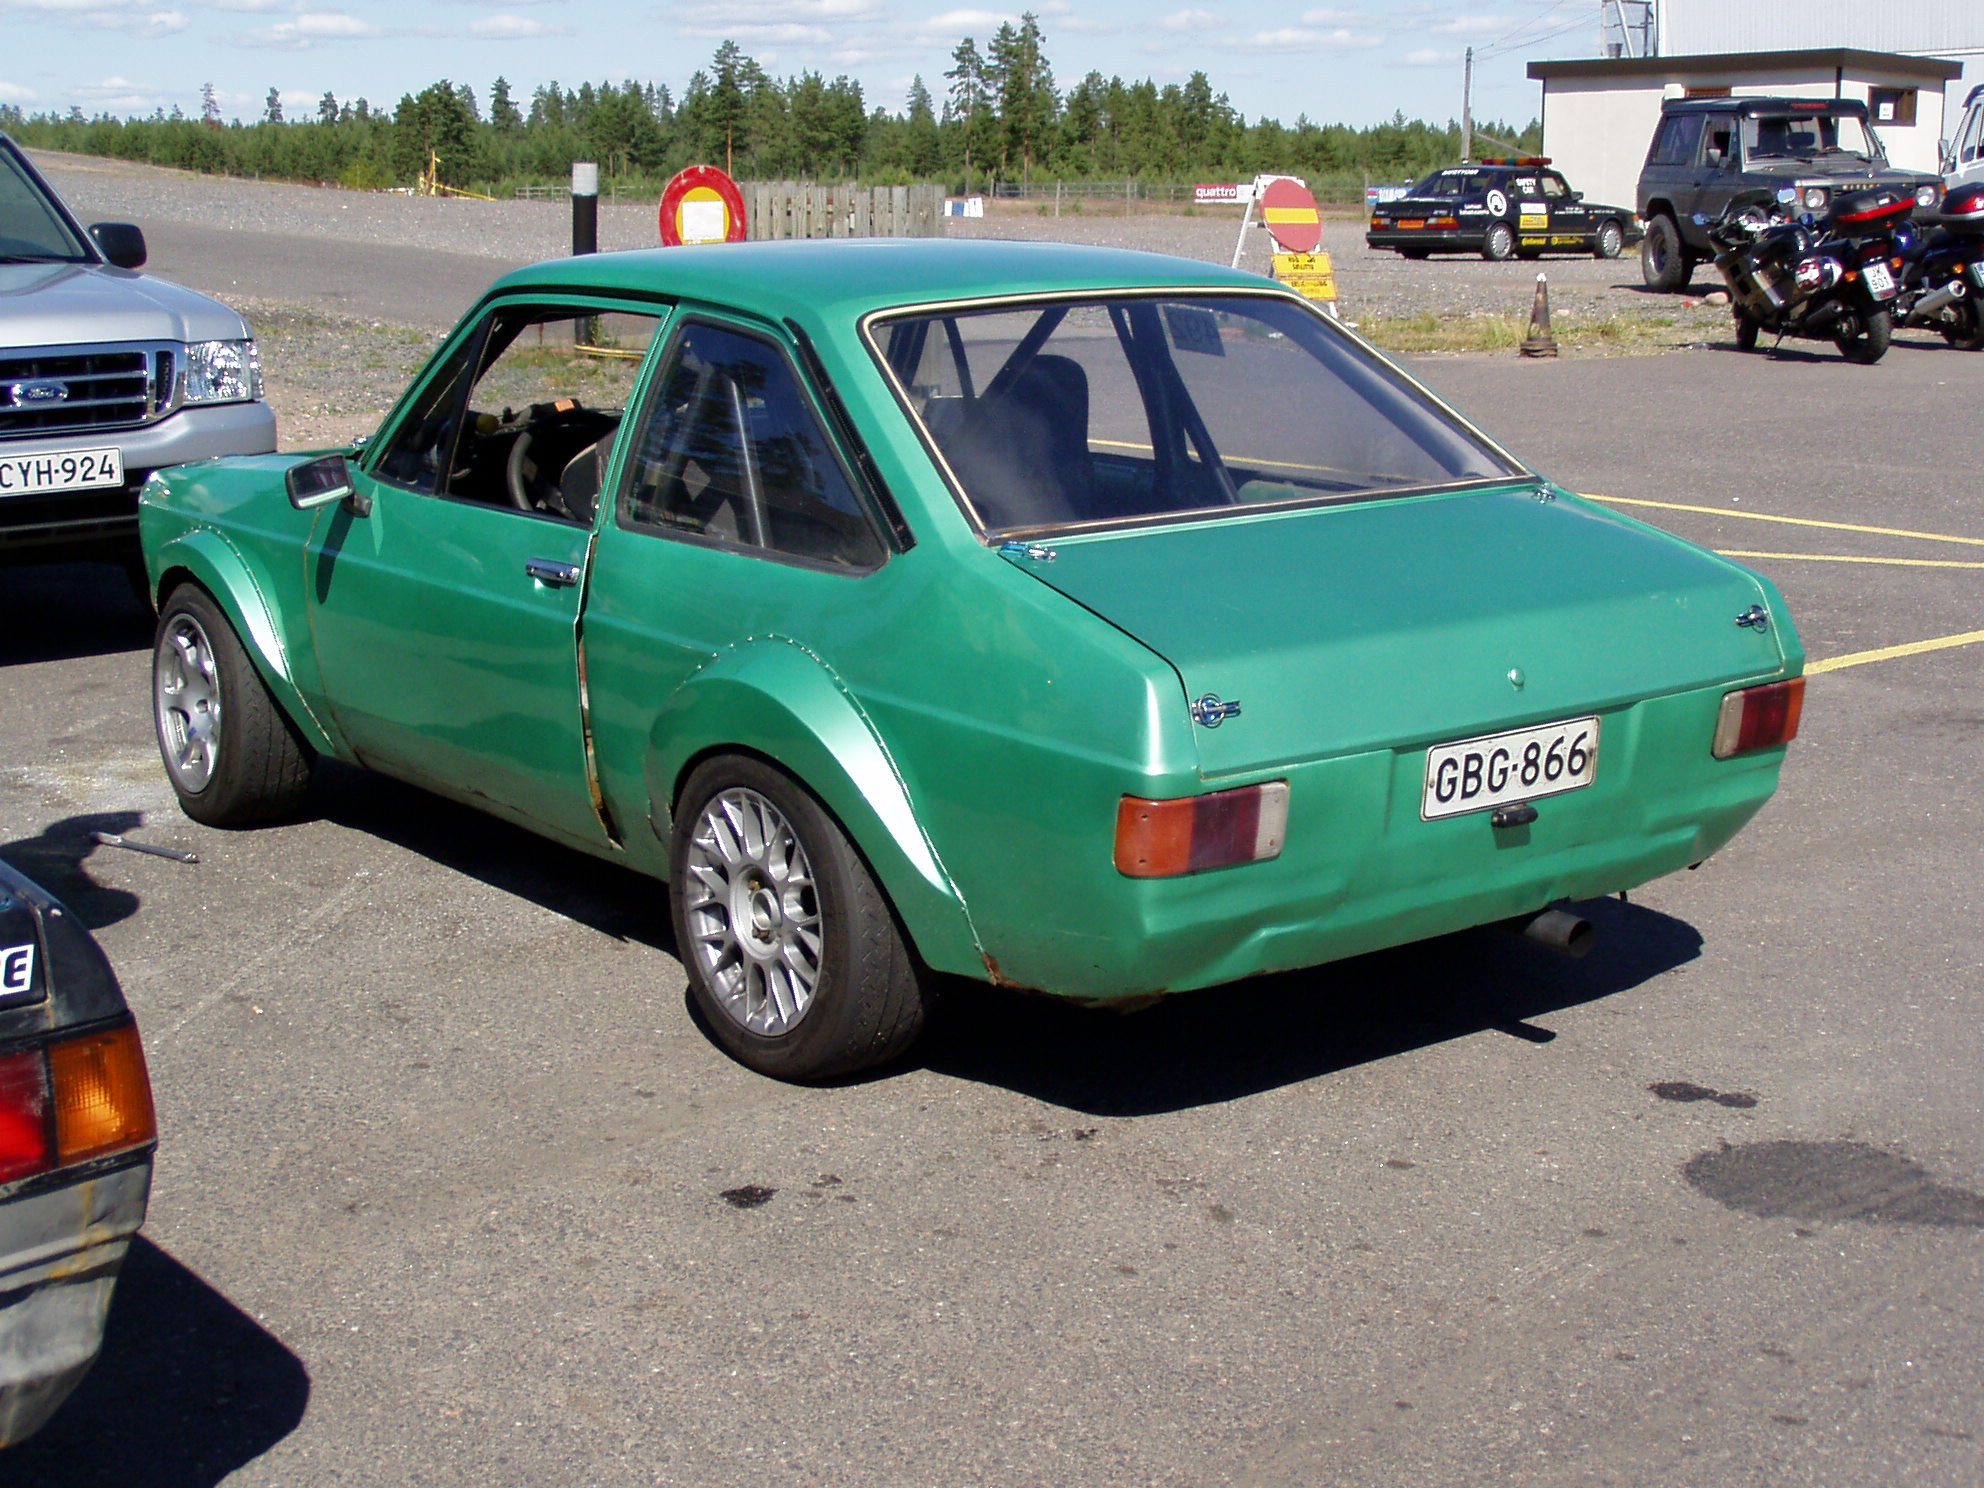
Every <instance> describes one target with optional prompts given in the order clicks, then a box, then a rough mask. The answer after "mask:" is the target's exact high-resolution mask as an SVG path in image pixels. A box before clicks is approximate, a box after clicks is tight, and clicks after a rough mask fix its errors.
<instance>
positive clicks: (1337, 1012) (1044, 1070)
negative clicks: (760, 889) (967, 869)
mask: <svg viewBox="0 0 1984 1488" xmlns="http://www.w3.org/2000/svg"><path fill="white" fill-rule="evenodd" d="M1574 907H1575V908H1576V910H1577V912H1578V913H1580V914H1582V915H1584V916H1585V918H1587V919H1589V920H1590V921H1591V922H1592V923H1593V925H1594V926H1596V927H1597V931H1598V934H1597V939H1596V942H1595V944H1594V948H1593V950H1592V951H1591V953H1590V955H1588V956H1586V957H1585V958H1583V959H1582V960H1569V959H1566V958H1563V957H1559V956H1556V955H1554V954H1552V953H1551V952H1549V951H1546V950H1544V949H1542V948H1541V947H1538V946H1533V945H1530V944H1528V943H1526V942H1524V941H1522V940H1521V939H1519V938H1517V937H1515V936H1512V935H1507V934H1504V933H1503V932H1501V931H1498V930H1492V929H1480V930H1470V931H1466V932H1463V933H1461V934H1459V935H1449V936H1444V937H1442V938H1440V939H1438V940H1431V941H1426V942H1422V943H1421V944H1418V945H1410V946H1402V947H1399V948H1398V949H1396V950H1390V951H1380V952H1377V953H1375V954H1372V955H1368V956H1359V957H1356V958H1355V959H1353V960H1349V961H1340V962H1336V963H1334V964H1332V965H1329V966H1322V967H1315V968H1311V969H1309V970H1306V971H1298V972H1281V973H1277V974H1275V975H1273V976H1265V977H1257V978H1254V979H1252V980H1249V981H1244V982H1234V983H1231V984H1229V985H1227V986H1224V987H1213V988H1209V989H1207V990H1205V991H1202V992H1190V993H1183V994H1180V995H1177V996H1174V997H1169V998H1166V999H1165V1000H1163V1001H1162V1002H1160V1003H1158V1004H1157V1005H1156V1006H1154V1007H1151V1008H1149V1009H1148V1010H1146V1011H1143V1012H1138V1013H1130V1014H1114V1013H1110V1012H1108V1011H1104V1010H1097V1009H1087V1008H1079V1007H1074V1006H1071V1005H1069V1004H1066V1003H1061V1002H1056V1001H1053V1000H1051V999H1047V998H1040V997H1029V996H1026V995H1024V994H1021V993H1014V992H1005V991H998V990H994V989H992V988H987V987H980V986H976V985H974V984H970V983H957V984H953V985H951V986H948V987H947V988H946V992H947V995H946V997H945V999H944V1001H943V1003H942V1004H941V1006H940V1010H939V1014H938V1017H937V1018H936V1019H935V1021H934V1026H933V1027H932V1029H931V1031H930V1033H929V1034H928V1035H927V1036H926V1039H925V1041H924V1044H923V1045H922V1046H921V1047H920V1048H919V1049H918V1051H917V1053H916V1054H915V1055H913V1056H912V1058H913V1059H915V1060H916V1062H918V1063H920V1064H922V1065H924V1066H926V1067H927V1068H929V1069H932V1070H935V1071H938V1072H939V1073H942V1074H947V1075H953V1076H956V1077H957V1078H959V1079H964V1080H976V1081H982V1082H983V1083H985V1084H989V1085H1000V1086H1004V1087H1006V1088H1007V1089H1009V1090H1015V1091H1018V1092H1020V1093H1022V1094H1025V1095H1030V1096H1032V1097H1034V1098H1035V1099H1037V1100H1042V1101H1047V1102H1050V1103H1052V1104H1055V1105H1059V1106H1065V1107H1067V1108H1069V1109H1071V1110H1075V1111H1080V1112H1084V1113H1086V1114H1088V1115H1092V1116H1148V1115H1155V1114H1158V1113H1161V1112H1167V1111H1178V1110H1184V1109H1189V1108H1191V1107H1194V1106H1204V1105H1215V1104H1218V1103H1219V1102H1222V1101H1230V1100H1235V1099H1238V1098H1240V1097H1242V1096H1248V1095H1255V1094H1258V1093H1260V1092H1261V1091H1264V1090H1271V1089H1274V1088H1276V1087H1278V1086H1283V1085H1291V1084H1295V1083H1297V1082H1299V1081H1302V1080H1308V1079H1314V1078H1316V1077H1317V1076H1321V1075H1328V1074H1333V1073H1335V1072H1337V1071H1339V1070H1344V1069H1349V1068H1352V1067H1354V1066H1356V1065H1360V1064H1370V1063H1373V1062H1375V1061H1377V1060H1381V1059H1388V1058H1390V1057H1392V1056H1394V1055H1397V1054H1403V1053H1407V1052H1409V1051H1411V1050H1413V1049H1419V1048H1424V1047H1427V1046H1428V1045H1432V1044H1439V1043H1445V1042H1447V1041H1449V1040H1451V1039H1458V1038H1465V1037H1467V1036H1469V1035H1471V1034H1476V1033H1481V1032H1484V1031H1487V1030H1491V1029H1492V1030H1498V1031H1500V1032H1502V1033H1505V1034H1508V1035H1509V1036H1511V1037H1514V1038H1518V1039H1521V1040H1523V1041H1525V1042H1527V1043H1531V1044H1537V1045H1542V1044H1547V1043H1549V1042H1550V1041H1551V1040H1552V1039H1553V1038H1554V1037H1555V1034H1554V1033H1553V1032H1551V1030H1550V1029H1548V1028H1547V1027H1543V1026H1539V1025H1538V1023H1537V1021H1536V1020H1538V1019H1542V1018H1547V1017H1549V1015H1551V1014H1552V1013H1557V1012H1562V1011H1563V1010H1564V1009H1566V1008H1572V1007H1577V1006H1580V1005H1582V1004H1584V1003H1589V1002H1596V1001H1598V1000H1600V999H1602V998H1605V997H1610V996H1612V995H1614V994H1615V993H1619V992H1623V991H1626V990H1628V989H1630V988H1633V987H1636V986H1639V985H1640V984H1642V983H1644V982H1647V981H1650V980H1652V979H1653V978H1655V977H1657V976H1659V975H1661V974H1662V973H1663V972H1667V971H1671V970H1673V968H1675V967H1677V966H1680V965H1682V964H1684V963H1686V962H1688V961H1692V960H1693V959H1694V958H1695V957H1696V956H1698V955H1699V954H1700V952H1701V944H1702V940H1701V936H1700V935H1699V934H1698V933H1697V932H1696V930H1695V929H1694V927H1693V926H1691V925H1689V924H1687V923H1686V922H1685V921H1682V920H1678V919H1675V918H1673V917H1672V916H1671V915H1665V914H1662V913H1660V912H1659V911H1657V910H1653V909H1648V908H1646V907H1644V906H1641V905H1635V904H1622V903H1620V902H1619V901H1617V900H1611V899H1601V900H1592V901H1588V902H1585V903H1581V904H1578V905H1576V906H1574Z"/></svg>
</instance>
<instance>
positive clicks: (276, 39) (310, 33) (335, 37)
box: [234, 10, 386, 51]
mask: <svg viewBox="0 0 1984 1488" xmlns="http://www.w3.org/2000/svg"><path fill="white" fill-rule="evenodd" d="M385 34H386V33H385V32H384V31H383V30H382V29H380V28H379V27H377V26H375V25H373V24H372V23H371V22H370V21H365V20H360V19H359V18H358V17H357V16H355V15H351V14H349V13H347V12H345V11H342V10H322V11H305V12H303V13H302V14H300V15H298V16H297V17H296V19H295V20H293V21H277V22H276V23H275V24H274V25H273V26H265V27H263V28H262V29H260V30H257V31H243V32H242V33H241V34H240V35H238V36H236V37H235V38H234V39H235V40H236V41H237V42H239V43H240V44H241V45H242V46H255V47H285V48H288V49H290V50H294V51H301V50H303V49H304V48H306V47H313V46H318V45H321V44H322V43H324V42H327V41H371V40H373V39H375V38H377V37H380V36H384V35H385Z"/></svg>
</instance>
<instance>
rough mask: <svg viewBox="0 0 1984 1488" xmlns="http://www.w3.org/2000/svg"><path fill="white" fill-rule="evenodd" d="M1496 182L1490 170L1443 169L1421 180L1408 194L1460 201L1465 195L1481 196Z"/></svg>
mask: <svg viewBox="0 0 1984 1488" xmlns="http://www.w3.org/2000/svg"><path fill="white" fill-rule="evenodd" d="M1494 184H1495V177H1494V175H1493V174H1491V173H1490V172H1488V171H1479V170H1442V171H1434V172H1433V174H1432V175H1430V176H1428V177H1427V178H1426V179H1425V180H1423V181H1421V182H1420V183H1419V184H1418V185H1417V186H1415V187H1413V188H1412V190H1411V191H1409V192H1407V193H1406V194H1407V195H1408V196H1414V197H1421V196H1430V197H1434V198H1436V199H1437V200H1440V201H1458V200H1459V199H1460V198H1461V197H1464V196H1479V195H1480V194H1481V193H1482V192H1484V191H1486V190H1487V189H1488V188H1489V187H1491V186H1493V185H1494Z"/></svg>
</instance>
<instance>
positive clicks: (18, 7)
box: [0, 0, 186, 36]
mask: <svg viewBox="0 0 1984 1488" xmlns="http://www.w3.org/2000/svg"><path fill="white" fill-rule="evenodd" d="M0 11H12V12H15V13H18V14H27V15H39V16H45V17H47V18H48V19H49V20H51V21H55V22H58V23H59V24H62V25H66V26H75V27H79V28H83V29H87V30H92V31H128V32H130V33H131V34H132V35H134V36H169V35H171V34H172V33H173V32H175V31H184V30H185V29H186V17H185V15H184V14H183V13H182V12H180V11H177V10H156V9H149V8H145V7H142V6H132V7H127V8H123V9H116V8H113V7H111V6H109V5H106V4H104V0H0Z"/></svg>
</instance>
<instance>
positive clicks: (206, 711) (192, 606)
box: [152, 584, 315, 827]
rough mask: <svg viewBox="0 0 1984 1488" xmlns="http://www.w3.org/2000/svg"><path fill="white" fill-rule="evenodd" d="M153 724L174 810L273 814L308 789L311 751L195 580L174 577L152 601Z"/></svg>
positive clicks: (209, 817)
mask: <svg viewBox="0 0 1984 1488" xmlns="http://www.w3.org/2000/svg"><path fill="white" fill-rule="evenodd" d="M152 722H153V726H154V728H155V730H156V732H157V736H158V749H159V756H160V758H161V759H163V760H164V761H165V773H166V777H167V778H168V779H169V780H170V781H171V782H172V789H173V792H174V793H175V794H176V795H177V796H178V797H179V808H180V810H182V811H184V812H185V813H186V814H187V815H188V816H190V817H192V818H193V820H194V821H196V822H204V823H205V824H206V825H208V826H210V827H250V826H255V825H257V824H258V823H261V822H267V821H274V820H276V819H277V818H279V817H282V816H285V815H287V814H288V813H289V812H291V811H293V810H294V809H295V807H296V804H297V802H298V801H300V800H301V799H302V797H303V793H304V792H305V791H306V790H308V789H309V786H310V770H311V766H312V764H313V763H314V761H315V755H314V754H313V752H312V751H311V749H310V746H309V745H308V744H306V743H305V742H304V741H303V739H302V738H301V737H300V736H299V735H298V734H297V732H296V728H295V725H293V724H292V723H291V722H290V721H289V718H288V717H287V715H285V714H284V713H283V711H282V708H281V707H280V706H279V705H278V704H277V703H276V700H275V699H274V698H273V697H271V696H270V695H269V689H268V685H267V684H266V683H264V682H263V681H262V677H261V674H260V673H259V672H257V671H256V670H255V664H254V662H252V661H250V660H249V659H248V653H247V651H245V650H244V649H243V648H242V645H241V641H240V639H239V637H237V636H236V635H235V633H234V627H233V626H232V625H231V624H229V623H228V619H227V616H226V615H225V614H223V613H222V611H221V608H220V606H219V605H217V604H215V603H214V601H213V598H212V596H210V595H209V594H208V593H207V592H206V590H204V589H202V588H200V587H199V586H198V585H197V584H181V585H180V586H179V587H178V588H176V589H174V590H173V591H172V593H171V594H169V595H167V596H166V600H165V603H164V604H163V605H161V606H160V607H159V616H158V629H157V631H156V632H155V633H154V636H153V641H152Z"/></svg>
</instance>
